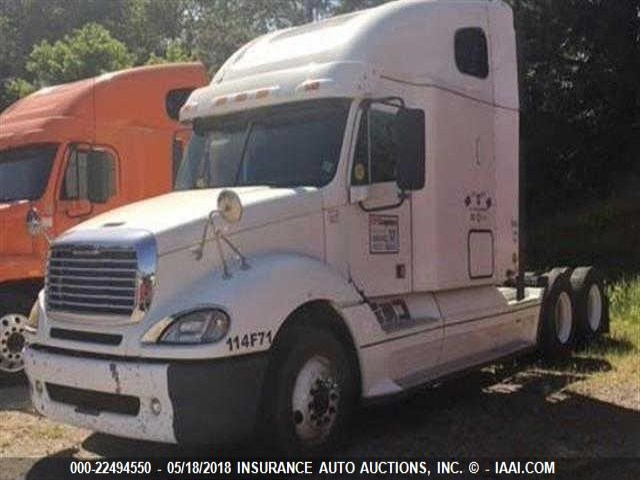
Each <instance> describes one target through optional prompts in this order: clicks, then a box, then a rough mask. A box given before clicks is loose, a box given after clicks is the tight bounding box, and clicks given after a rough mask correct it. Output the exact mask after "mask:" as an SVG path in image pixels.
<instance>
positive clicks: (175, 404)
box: [25, 346, 268, 444]
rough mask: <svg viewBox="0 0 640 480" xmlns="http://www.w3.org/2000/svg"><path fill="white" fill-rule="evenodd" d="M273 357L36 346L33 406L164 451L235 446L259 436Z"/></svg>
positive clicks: (28, 355)
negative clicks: (107, 353) (176, 357)
mask: <svg viewBox="0 0 640 480" xmlns="http://www.w3.org/2000/svg"><path fill="white" fill-rule="evenodd" d="M267 363H268V355H267V354H266V353H263V354H258V355H247V356H240V357H232V358H227V359H217V360H206V361H145V360H143V359H125V358H119V357H113V358H110V357H104V356H101V357H97V356H88V355H84V354H77V353H76V352H66V351H60V350H52V349H47V348H44V347H40V346H29V347H27V348H26V350H25V369H26V372H27V375H28V377H29V381H30V386H31V398H32V401H33V404H34V406H35V408H36V410H38V412H40V413H41V414H43V415H45V416H47V417H50V418H52V419H55V420H59V421H61V422H64V423H69V424H72V425H76V426H78V427H82V428H87V429H90V430H95V431H99V432H104V433H109V434H112V435H116V436H121V437H128V438H135V439H140V440H151V441H157V442H164V443H188V444H191V443H197V444H229V443H235V442H237V441H239V440H241V439H244V438H246V437H247V436H249V435H251V434H252V433H253V430H254V427H255V425H256V420H257V416H258V413H259V407H260V401H261V398H262V386H263V380H264V376H265V373H266V369H267Z"/></svg>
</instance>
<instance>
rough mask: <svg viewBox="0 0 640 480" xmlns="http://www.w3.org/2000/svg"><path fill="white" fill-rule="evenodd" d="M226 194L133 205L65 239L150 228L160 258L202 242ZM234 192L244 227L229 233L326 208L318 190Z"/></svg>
mask: <svg viewBox="0 0 640 480" xmlns="http://www.w3.org/2000/svg"><path fill="white" fill-rule="evenodd" d="M222 190H223V189H206V190H188V191H180V192H172V193H168V194H166V195H161V196H159V197H155V198H151V199H148V200H143V201H141V202H136V203H132V204H130V205H127V206H124V207H121V208H117V209H115V210H112V211H110V212H107V213H104V214H102V215H99V216H97V217H94V218H92V219H90V220H88V221H86V222H84V223H81V224H80V225H78V226H76V227H74V228H73V229H71V230H69V231H68V232H67V233H66V234H65V235H64V236H67V235H69V234H71V233H73V232H77V231H88V230H101V229H109V230H110V231H111V233H113V230H114V229H120V228H121V229H135V230H146V231H148V232H151V233H153V234H154V235H155V236H156V240H157V245H158V253H159V254H160V255H162V254H163V253H166V252H168V251H173V250H176V249H180V248H184V247H187V246H189V245H193V244H195V243H197V242H198V241H199V240H200V238H201V237H202V232H203V228H204V222H205V221H206V219H207V217H208V215H209V213H210V212H211V211H212V210H215V209H216V205H217V199H218V195H219V193H220V192H221V191H222ZM233 190H234V191H235V192H236V193H237V194H238V195H239V196H240V199H241V201H242V205H243V208H244V211H243V216H242V219H241V221H240V223H239V224H238V225H234V226H232V227H229V233H230V234H233V233H234V232H238V231H242V230H246V229H250V228H255V227H258V226H261V225H264V224H266V223H274V222H277V221H282V220H285V219H288V218H295V217H300V216H304V215H308V214H310V213H313V212H318V211H320V210H321V209H322V194H321V192H320V191H318V190H317V189H315V188H295V189H291V188H271V187H238V188H234V189H233ZM221 222H222V221H221ZM96 235H98V236H99V233H98V232H96Z"/></svg>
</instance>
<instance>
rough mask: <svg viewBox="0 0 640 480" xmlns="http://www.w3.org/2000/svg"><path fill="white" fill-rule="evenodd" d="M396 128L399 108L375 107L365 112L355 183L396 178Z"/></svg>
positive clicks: (358, 144) (352, 179)
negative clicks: (395, 109) (394, 109)
mask: <svg viewBox="0 0 640 480" xmlns="http://www.w3.org/2000/svg"><path fill="white" fill-rule="evenodd" d="M395 128H396V112H395V111H390V110H380V109H377V108H375V107H373V108H370V109H369V110H368V113H364V114H363V115H362V118H361V120H360V128H359V132H358V143H357V145H356V152H355V158H354V162H353V172H352V175H351V183H352V184H353V185H367V184H370V183H382V182H392V181H394V180H395V179H396V158H395V153H394V152H395V151H396V145H395ZM369 149H370V151H371V155H369Z"/></svg>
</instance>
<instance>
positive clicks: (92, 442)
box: [27, 357, 640, 480]
mask: <svg viewBox="0 0 640 480" xmlns="http://www.w3.org/2000/svg"><path fill="white" fill-rule="evenodd" d="M610 368H611V366H610V365H609V364H608V363H607V362H606V361H603V360H598V359H593V358H580V357H572V358H569V359H567V360H564V361H561V362H556V363H554V364H553V365H548V364H544V363H542V362H540V361H537V360H535V359H533V358H526V359H524V360H522V359H521V360H518V361H513V362H507V363H502V364H498V365H494V366H492V367H488V368H485V369H483V370H480V371H475V372H472V373H469V374H467V375H465V376H464V377H462V378H456V379H452V380H449V381H447V382H444V383H442V384H440V385H437V386H434V387H430V388H425V389H421V390H419V391H416V392H414V393H413V394H411V395H409V396H406V397H404V398H401V399H395V400H394V401H393V402H385V403H381V404H377V405H370V406H368V407H366V408H363V409H361V410H360V411H359V412H358V414H357V416H356V418H355V421H354V427H353V433H352V434H351V438H350V439H349V441H348V442H347V447H346V448H344V449H341V450H340V451H339V452H337V456H352V457H425V456H426V457H458V458H459V457H473V458H480V457H501V458H505V457H506V458H510V457H550V458H573V459H574V460H572V461H568V463H566V465H569V466H570V468H571V469H575V471H573V470H572V471H570V472H569V474H568V475H569V476H568V477H567V478H573V477H572V475H573V476H575V475H578V474H579V477H580V478H582V479H587V480H588V479H596V478H597V479H600V478H611V475H613V476H615V478H619V479H624V478H634V479H635V478H637V472H638V468H639V465H638V459H639V458H640V412H638V411H635V410H629V409H625V408H621V407H618V406H616V405H613V404H609V403H605V402H602V401H599V400H595V399H592V398H589V397H585V396H583V395H579V394H576V393H572V392H571V391H569V390H567V388H566V387H568V386H570V385H571V384H572V383H575V382H577V381H580V380H582V379H584V378H586V377H587V376H588V375H589V374H591V373H593V372H599V371H606V370H609V369H610ZM82 447H83V448H84V449H85V450H87V451H88V452H90V453H92V454H95V455H98V456H105V457H118V456H131V455H132V454H133V455H135V456H137V457H167V456H170V457H183V456H204V455H207V456H210V455H211V453H212V450H213V449H212V448H208V449H207V448H201V449H198V450H194V449H188V448H181V447H175V446H169V445H159V444H155V443H149V442H138V441H132V440H124V439H119V438H115V437H111V436H108V435H101V434H94V435H91V436H90V437H88V438H87V439H86V440H85V442H84V443H83V445H82ZM213 451H215V454H216V456H217V457H218V458H219V457H224V456H228V457H234V456H235V457H243V456H244V457H261V456H263V454H264V452H265V451H264V450H261V449H260V447H259V446H257V445H254V444H247V445H244V446H238V447H235V448H233V449H231V450H227V451H221V450H219V449H215V450H213ZM76 453H77V452H75V451H68V450H65V451H61V452H58V453H57V454H56V455H62V456H75V455H76ZM612 457H616V458H622V457H625V458H624V459H621V460H618V461H615V462H613V461H609V460H606V459H607V458H612ZM581 459H582V460H581ZM27 478H29V479H46V478H47V472H46V462H45V463H42V462H39V463H37V464H35V465H34V467H33V468H32V469H31V471H30V472H29V474H28V476H27ZM576 478H577V477H576Z"/></svg>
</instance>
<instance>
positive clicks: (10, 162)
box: [0, 144, 58, 202]
mask: <svg viewBox="0 0 640 480" xmlns="http://www.w3.org/2000/svg"><path fill="white" fill-rule="evenodd" d="M57 150H58V145H57V144H46V145H37V146H33V145H31V146H28V147H19V148H12V149H7V150H0V202H13V201H18V200H37V199H39V198H40V197H42V195H43V193H44V191H45V189H46V187H47V182H48V181H49V175H50V174H51V167H52V166H53V160H54V158H55V156H56V151H57Z"/></svg>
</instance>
